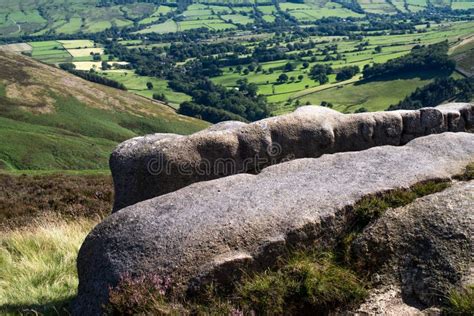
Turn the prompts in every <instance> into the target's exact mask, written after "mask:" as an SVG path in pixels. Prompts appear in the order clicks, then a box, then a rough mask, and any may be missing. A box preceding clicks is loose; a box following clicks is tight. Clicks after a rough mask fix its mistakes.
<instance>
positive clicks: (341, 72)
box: [336, 66, 360, 81]
mask: <svg viewBox="0 0 474 316" xmlns="http://www.w3.org/2000/svg"><path fill="white" fill-rule="evenodd" d="M359 72H360V69H359V67H357V66H348V67H343V68H340V69H338V72H337V75H336V80H337V81H344V80H349V79H351V78H352V77H354V76H355V75H356V74H358V73H359Z"/></svg>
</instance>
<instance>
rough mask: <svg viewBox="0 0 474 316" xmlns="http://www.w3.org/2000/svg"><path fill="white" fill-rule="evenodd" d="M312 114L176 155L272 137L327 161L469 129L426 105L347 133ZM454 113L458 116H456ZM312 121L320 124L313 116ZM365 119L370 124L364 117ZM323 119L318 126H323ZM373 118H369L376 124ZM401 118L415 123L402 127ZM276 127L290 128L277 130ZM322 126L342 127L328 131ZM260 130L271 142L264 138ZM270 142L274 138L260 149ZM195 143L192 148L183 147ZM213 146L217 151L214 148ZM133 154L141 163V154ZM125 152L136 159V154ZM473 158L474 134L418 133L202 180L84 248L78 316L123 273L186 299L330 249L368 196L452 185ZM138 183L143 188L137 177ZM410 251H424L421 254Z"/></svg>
mask: <svg viewBox="0 0 474 316" xmlns="http://www.w3.org/2000/svg"><path fill="white" fill-rule="evenodd" d="M315 113H321V112H320V110H317V111H316V112H314V111H312V110H309V109H302V110H300V111H298V114H297V115H294V116H284V117H283V118H281V119H279V120H276V119H274V120H267V121H265V122H261V123H258V124H250V125H247V126H245V127H246V128H249V129H254V130H255V131H256V132H255V133H256V134H253V133H251V132H250V131H248V133H244V132H243V129H240V128H238V129H232V130H230V131H224V132H216V133H209V135H208V136H206V135H207V133H201V134H198V135H193V136H191V137H189V138H177V137H175V138H174V142H175V144H179V146H183V147H182V148H181V149H182V150H181V151H179V155H183V154H189V155H190V159H200V158H201V157H202V156H206V157H219V156H228V155H230V154H233V155H236V152H234V150H237V149H238V150H244V149H245V150H249V151H248V152H246V153H248V154H249V155H250V154H251V153H254V152H255V150H257V149H258V151H259V152H263V151H264V145H267V144H269V143H271V141H275V140H277V141H278V142H279V143H281V144H283V148H292V152H293V153H295V156H297V157H299V156H300V155H303V156H305V155H312V154H311V153H312V152H313V151H315V152H317V153H318V154H315V155H316V156H319V155H320V154H321V153H323V152H324V150H327V151H329V152H334V151H347V150H351V149H352V150H354V149H364V148H366V147H370V146H374V145H377V144H383V143H391V144H395V145H398V144H400V143H402V142H404V141H407V140H408V138H409V137H408V136H407V135H415V136H416V135H419V133H421V134H426V133H429V131H441V130H445V126H454V125H456V126H457V127H456V128H457V129H461V126H462V128H464V126H465V125H467V124H468V122H469V117H468V116H467V115H464V114H463V115H462V117H463V119H462V120H461V115H459V116H457V119H456V120H454V119H453V116H451V120H450V119H449V115H450V114H447V116H443V115H444V114H443V115H442V113H445V112H444V111H443V112H440V111H437V110H423V111H420V112H407V113H409V114H410V116H408V115H407V116H403V113H401V112H397V113H395V114H393V113H378V114H374V115H373V116H370V115H367V116H364V115H362V116H353V117H354V118H355V119H353V120H349V121H347V122H346V124H348V127H343V126H342V125H339V123H337V122H338V121H343V120H345V119H344V116H342V115H341V116H340V115H335V114H334V115H332V114H331V115H330V116H329V117H328V118H327V119H323V117H322V116H318V115H315ZM453 113H454V114H453V115H454V117H455V116H456V115H455V114H456V111H453ZM432 116H435V117H441V118H444V117H447V121H446V122H445V123H442V124H441V123H440V124H438V125H436V124H435V125H433V124H432V122H437V120H434V121H433V120H432V119H428V117H432ZM308 117H311V118H313V119H312V120H307V118H308ZM358 117H365V118H366V119H364V120H362V121H359V119H358ZM315 119H318V120H320V123H321V124H315V122H314V120H315ZM368 120H370V122H372V123H370V124H368V123H367V121H368ZM295 121H296V122H297V123H298V124H296V123H295ZM403 121H406V122H405V123H403V124H402V123H400V122H403ZM412 121H413V122H418V121H420V122H424V123H423V124H422V125H421V126H422V127H421V126H420V125H418V124H417V123H413V124H411V123H410V122H412ZM443 122H444V119H443ZM455 122H457V123H455ZM277 123H278V126H279V128H280V129H279V130H281V133H277V131H276V127H272V126H274V125H275V126H276V124H277ZM285 124H286V125H285ZM325 124H327V125H325ZM469 124H471V123H469ZM323 125H324V126H333V127H331V128H329V127H327V128H323V127H322V126H323ZM262 126H266V127H265V129H264V128H263V127H262ZM283 126H285V127H283ZM301 126H303V127H301ZM311 126H318V127H317V128H316V129H312V127H311ZM361 129H362V130H364V132H361ZM263 130H265V131H267V132H265V133H264V132H263ZM283 131H284V133H283ZM402 131H404V132H402ZM234 133H235V134H234ZM272 133H273V134H272ZM262 134H263V135H267V136H265V138H260V137H255V136H256V135H262ZM268 135H272V136H271V137H270V139H268V140H267V141H265V142H264V143H263V144H262V143H261V141H262V140H263V139H267V137H268ZM302 135H306V136H302ZM315 135H320V136H319V137H320V138H321V139H324V140H330V141H328V142H327V141H322V140H320V141H316V140H314V141H313V142H310V140H311V139H312V137H314V138H315V139H319V138H317V137H316V136H315ZM324 135H332V136H328V137H326V136H324ZM354 135H357V136H354ZM363 135H365V136H363ZM262 137H263V136H262ZM410 137H412V136H410ZM413 137H414V136H413ZM303 139H304V140H305V142H303ZM403 139H404V140H403ZM343 140H344V141H343ZM402 140H403V141H402ZM138 142H139V143H143V141H142V140H139V141H138ZM344 142H346V144H345V143H344ZM150 143H153V142H150ZM129 144H130V146H131V147H134V146H133V144H131V143H129ZM158 144H159V150H160V151H162V152H164V153H166V155H170V156H169V157H171V155H177V153H176V149H177V148H180V147H179V146H178V145H176V146H178V147H174V146H175V145H173V142H171V141H168V140H163V141H161V142H158ZM242 144H247V145H245V146H244V145H242ZM249 144H254V145H255V147H253V146H250V145H249ZM336 144H338V145H336ZM122 146H124V145H122ZM154 146H155V145H153V144H151V145H150V147H149V148H148V149H145V152H146V151H148V152H153V151H154V150H155V149H153V148H154ZM186 146H187V147H186ZM186 148H188V149H189V150H188V151H185V150H184V149H186ZM211 148H212V149H215V150H216V151H210V149H211ZM322 148H325V149H322ZM328 148H329V149H328ZM171 149H173V150H171ZM200 149H202V151H200V152H199V151H198V152H195V150H200ZM336 149H337V150H336ZM121 150H124V151H126V152H129V153H132V152H134V150H131V149H130V150H125V148H124V147H122V149H119V150H118V152H120V151H121ZM136 150H138V148H137V149H136ZM168 150H170V151H169V152H168ZM285 154H286V152H285ZM115 155H116V157H115V158H114V159H118V158H117V155H118V154H117V152H116V154H115ZM136 155H137V157H141V155H142V153H141V152H136ZM282 155H284V154H282ZM243 156H246V155H243ZM127 157H128V158H130V159H132V161H133V157H132V156H131V155H130V156H127ZM177 157H179V156H177ZM183 159H184V157H183ZM472 160H474V135H472V134H468V133H443V134H440V135H430V136H426V137H421V138H418V139H415V140H413V141H411V142H409V143H408V144H407V145H405V146H400V147H395V146H382V147H375V148H371V149H368V150H364V151H359V152H345V153H336V154H331V155H323V156H322V157H320V158H318V159H313V158H307V159H297V160H293V161H290V162H286V163H280V164H277V165H274V166H270V167H267V168H265V169H264V170H263V171H262V172H261V173H259V174H258V175H250V174H238V175H233V176H229V177H224V178H221V179H216V180H213V181H206V182H199V183H194V184H192V185H189V186H187V187H185V188H182V189H180V190H178V191H175V192H172V193H169V194H166V195H162V196H159V197H156V198H153V199H149V200H146V201H143V202H141V203H137V204H135V205H132V206H129V207H127V208H124V209H122V210H120V211H118V212H116V213H114V214H113V215H111V216H110V217H108V218H106V219H105V220H104V221H103V222H102V223H100V224H99V225H98V226H97V227H96V228H95V229H94V230H93V231H92V232H91V233H90V234H89V236H88V237H87V239H86V240H85V242H84V244H83V245H82V247H81V250H80V252H79V257H78V273H79V295H78V298H77V300H76V302H75V304H74V313H75V314H77V315H79V314H88V315H90V314H98V313H100V307H101V304H103V303H105V302H106V300H107V289H108V286H109V285H114V284H116V283H117V281H118V279H119V277H120V275H121V274H122V273H125V272H130V273H134V274H142V273H157V274H160V275H163V276H169V277H171V278H172V280H173V281H174V282H175V283H176V284H177V288H176V290H177V291H178V292H179V291H181V292H185V291H193V290H195V289H197V288H199V286H200V285H203V284H206V283H208V282H211V281H212V282H217V283H221V284H226V283H229V282H230V281H232V280H233V279H234V278H238V277H239V275H240V273H241V271H242V269H243V270H246V269H250V270H255V269H260V268H263V267H268V266H271V265H272V264H273V263H274V260H275V258H276V257H277V255H278V254H280V253H281V252H282V251H283V249H285V248H286V247H288V246H291V247H298V246H301V245H314V246H315V247H327V246H328V247H330V246H333V244H334V242H335V240H336V239H337V238H338V237H340V236H341V235H342V234H344V233H345V232H346V230H347V229H348V227H349V226H350V224H351V223H352V222H353V221H354V216H355V215H354V213H353V212H352V211H351V206H352V205H354V204H355V203H356V202H357V201H358V200H360V199H361V198H362V197H364V196H367V195H371V194H376V193H380V192H384V191H387V190H392V189H396V188H404V187H409V186H411V185H413V184H415V183H418V182H421V181H425V180H429V179H444V178H450V177H452V176H453V175H456V174H459V173H462V172H463V170H464V167H465V166H466V165H467V164H468V163H469V162H471V161H472ZM116 166H118V165H116ZM123 166H127V164H124V165H123ZM130 167H131V168H132V167H133V165H130ZM132 170H135V169H132ZM124 176H125V175H124ZM192 179H194V180H196V181H197V180H200V178H192ZM123 180H125V178H124V179H123ZM143 180H144V181H147V180H146V179H143ZM133 181H135V182H134V183H138V181H140V178H135V179H134V180H133ZM167 181H171V180H167ZM178 181H181V180H178ZM148 183H149V184H151V182H148ZM184 183H185V182H180V185H183V184H184ZM134 192H135V191H134ZM154 192H159V190H158V191H154ZM122 193H123V192H122ZM143 197H144V195H141V196H140V198H143ZM129 202H130V200H129ZM426 214H428V213H426ZM426 216H428V215H426ZM419 223H422V220H421V217H420V219H419V220H415V217H414V218H413V224H414V225H417V224H419ZM374 229H376V228H374ZM413 229H415V228H413ZM415 232H416V230H415ZM400 240H401V241H403V239H400ZM407 246H408V245H407ZM410 249H411V248H410ZM412 253H413V254H415V252H414V250H413V252H412Z"/></svg>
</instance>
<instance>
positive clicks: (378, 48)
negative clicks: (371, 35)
mask: <svg viewBox="0 0 474 316" xmlns="http://www.w3.org/2000/svg"><path fill="white" fill-rule="evenodd" d="M374 51H375V53H377V54H378V53H381V52H382V46H380V45H379V46H376V47H375V48H374Z"/></svg>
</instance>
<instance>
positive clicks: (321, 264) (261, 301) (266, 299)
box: [238, 250, 367, 315]
mask: <svg viewBox="0 0 474 316" xmlns="http://www.w3.org/2000/svg"><path fill="white" fill-rule="evenodd" d="M366 295H367V291H366V288H365V285H364V283H363V281H361V280H360V279H359V278H358V277H357V276H356V275H355V274H354V273H353V272H352V271H351V270H349V269H347V268H344V267H342V266H339V265H337V264H336V263H335V261H334V258H333V256H332V255H330V254H320V253H316V252H313V251H308V250H307V251H300V252H296V253H294V254H291V255H290V256H289V258H288V259H287V260H286V261H285V263H284V264H283V265H282V266H281V267H279V268H278V269H276V270H267V271H265V272H263V273H258V274H255V275H250V276H248V277H247V278H246V279H244V281H243V282H242V284H241V285H240V287H239V288H238V296H239V297H241V304H242V305H243V306H244V307H246V308H247V309H248V310H254V311H255V312H256V313H257V314H258V315H264V314H267V315H279V314H288V313H289V314H295V315H296V314H299V313H304V311H320V312H322V313H324V312H327V311H329V310H331V309H332V308H334V307H348V306H351V305H354V304H356V303H358V302H361V300H362V299H363V298H365V297H366Z"/></svg>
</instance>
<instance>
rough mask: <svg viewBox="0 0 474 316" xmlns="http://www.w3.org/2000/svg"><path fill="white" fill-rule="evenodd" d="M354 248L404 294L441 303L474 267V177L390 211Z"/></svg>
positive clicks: (357, 255) (428, 303) (417, 301)
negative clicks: (471, 179) (473, 179)
mask: <svg viewBox="0 0 474 316" xmlns="http://www.w3.org/2000/svg"><path fill="white" fill-rule="evenodd" d="M353 248H354V257H355V258H357V259H358V260H359V265H360V266H363V267H364V270H365V271H372V272H373V271H374V270H377V271H378V272H377V273H379V274H380V275H382V277H381V278H382V279H384V278H385V279H386V281H385V282H386V283H390V282H391V283H393V284H394V285H396V286H399V287H400V289H401V297H402V298H409V300H410V301H411V303H412V304H418V305H420V306H424V307H427V306H431V305H439V304H440V303H442V301H443V300H445V299H446V297H448V295H449V292H450V290H451V289H453V288H458V289H459V288H461V287H462V285H463V281H464V280H465V279H468V278H470V277H472V271H474V181H470V182H460V183H455V184H453V186H452V187H450V188H448V189H446V190H444V191H442V192H440V193H436V194H431V195H428V196H425V197H423V198H420V199H418V200H416V201H415V202H414V203H411V204H409V205H407V206H404V207H400V208H396V209H389V210H388V211H387V212H386V213H385V214H384V215H383V216H382V217H381V218H379V219H378V220H377V221H376V222H375V223H374V224H372V225H371V226H369V227H368V228H366V229H365V231H364V232H363V234H362V235H361V236H360V237H359V238H358V239H356V240H355V242H354V245H353ZM368 259H370V260H368Z"/></svg>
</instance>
